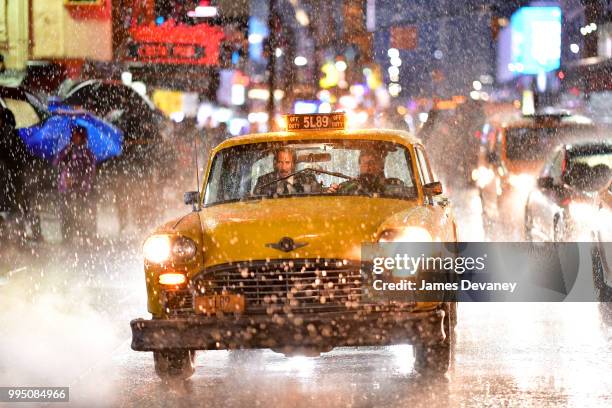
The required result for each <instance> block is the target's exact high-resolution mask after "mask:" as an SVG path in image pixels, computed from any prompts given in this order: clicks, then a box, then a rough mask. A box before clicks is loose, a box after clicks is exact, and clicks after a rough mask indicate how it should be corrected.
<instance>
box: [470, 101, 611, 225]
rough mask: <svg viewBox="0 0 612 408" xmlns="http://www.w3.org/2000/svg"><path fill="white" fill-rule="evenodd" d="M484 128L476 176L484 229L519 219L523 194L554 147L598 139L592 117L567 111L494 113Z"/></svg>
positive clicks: (514, 222) (523, 198)
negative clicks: (485, 129) (524, 113)
mask: <svg viewBox="0 0 612 408" xmlns="http://www.w3.org/2000/svg"><path fill="white" fill-rule="evenodd" d="M487 128H488V132H487V135H486V137H483V138H482V147H481V150H480V157H479V159H478V163H479V164H478V169H477V171H476V172H475V175H476V184H477V186H478V188H479V194H480V198H481V201H482V207H483V221H484V223H485V225H486V226H488V227H489V230H494V228H491V226H492V225H496V227H497V228H503V227H504V226H511V225H516V223H521V222H522V221H523V218H524V213H523V210H524V208H525V200H526V198H527V195H528V194H529V192H530V191H531V189H533V188H534V187H535V186H536V178H537V175H538V172H539V171H540V169H541V168H542V166H543V165H544V162H545V160H546V158H547V157H548V156H549V155H550V154H551V152H553V151H554V149H555V148H556V147H557V146H559V145H560V144H562V143H575V142H580V141H588V140H597V138H598V137H600V136H599V135H598V130H597V128H596V127H595V125H594V124H593V123H592V122H591V120H589V119H588V118H586V117H583V116H577V115H569V114H567V113H557V114H536V115H532V116H519V115H511V116H509V117H497V118H494V119H492V120H490V122H489V123H488V124H487Z"/></svg>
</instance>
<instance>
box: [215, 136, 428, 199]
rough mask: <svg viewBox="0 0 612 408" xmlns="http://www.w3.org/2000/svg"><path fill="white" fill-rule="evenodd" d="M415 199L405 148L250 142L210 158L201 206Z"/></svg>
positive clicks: (354, 143) (352, 142) (385, 144)
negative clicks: (334, 198)
mask: <svg viewBox="0 0 612 408" xmlns="http://www.w3.org/2000/svg"><path fill="white" fill-rule="evenodd" d="M316 195H363V196H376V197H386V198H397V199H414V198H416V195H417V193H416V188H415V182H414V174H413V172H412V164H411V159H410V154H409V152H408V149H407V148H406V147H404V146H401V145H398V144H394V143H390V142H383V141H369V140H368V141H363V140H341V141H338V140H332V141H330V140H327V141H326V140H322V141H310V140H309V141H298V142H291V143H278V142H266V143H253V144H247V145H241V146H234V147H230V148H227V149H224V150H221V151H220V152H219V153H217V154H216V155H215V157H214V159H213V163H212V167H211V170H210V175H209V178H208V183H207V185H206V194H205V198H204V203H205V205H214V204H220V203H225V202H232V201H239V200H248V199H261V198H271V199H278V198H285V197H289V196H293V197H295V196H316Z"/></svg>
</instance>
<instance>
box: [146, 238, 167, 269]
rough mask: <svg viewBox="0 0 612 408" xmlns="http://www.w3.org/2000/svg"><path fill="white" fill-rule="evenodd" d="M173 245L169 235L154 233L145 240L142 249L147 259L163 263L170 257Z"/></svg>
mask: <svg viewBox="0 0 612 408" xmlns="http://www.w3.org/2000/svg"><path fill="white" fill-rule="evenodd" d="M171 249H172V246H171V244H170V237H169V236H167V235H153V236H151V237H149V238H147V240H146V241H145V243H144V245H143V247H142V251H143V253H144V257H145V259H146V260H147V261H149V262H153V263H162V262H165V261H167V260H168V259H170V253H171Z"/></svg>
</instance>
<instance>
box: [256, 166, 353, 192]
mask: <svg viewBox="0 0 612 408" xmlns="http://www.w3.org/2000/svg"><path fill="white" fill-rule="evenodd" d="M300 173H320V174H327V175H330V176H335V177H340V178H344V179H347V180H353V179H354V177H351V176H347V175H346V174H342V173H338V172H335V171H327V170H322V169H315V168H311V167H307V168H305V169H302V170H298V171H295V172H293V173H291V174H289V175H287V176H284V177H279V178H277V179H275V180H272V181H270V182H268V183H266V184H262V185H261V186H259V188H260V189H262V188H264V187H267V186H269V185H271V184H274V183H278V182H279V181H283V180H286V179H288V178H289V177H293V176H295V175H296V174H300Z"/></svg>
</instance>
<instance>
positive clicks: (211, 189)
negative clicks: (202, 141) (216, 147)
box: [204, 154, 223, 205]
mask: <svg viewBox="0 0 612 408" xmlns="http://www.w3.org/2000/svg"><path fill="white" fill-rule="evenodd" d="M222 167H223V155H222V154H217V155H216V156H215V158H214V160H213V164H212V167H211V169H210V174H219V173H220V172H221V168H222ZM219 183H220V178H216V177H215V178H213V179H212V180H210V181H209V182H208V183H206V194H205V195H204V205H206V204H210V201H211V200H214V199H215V197H218V192H219Z"/></svg>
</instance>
